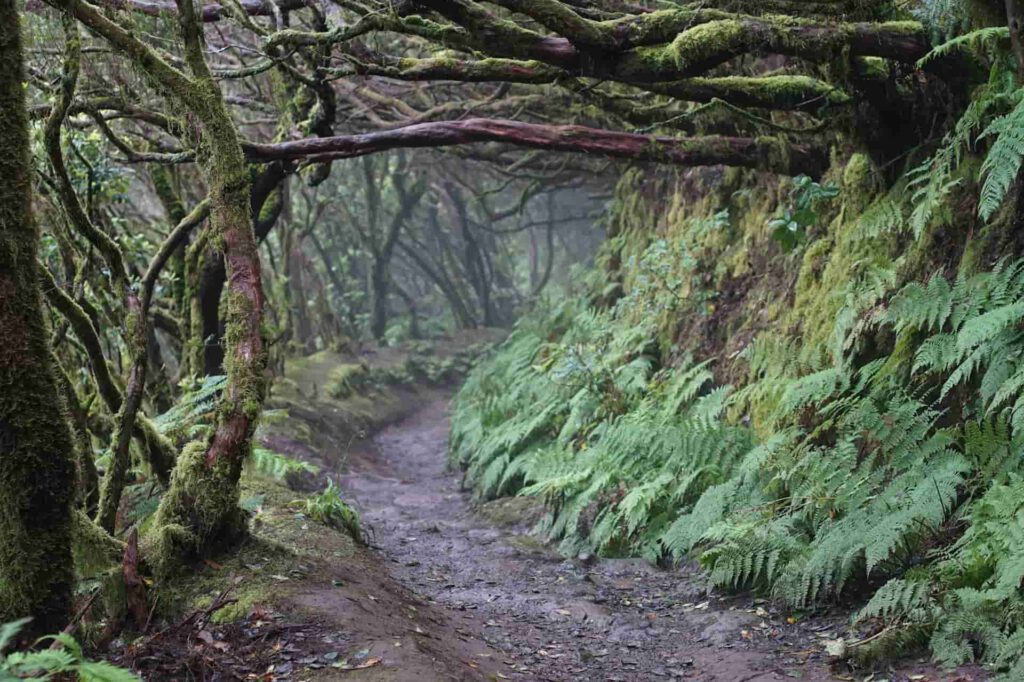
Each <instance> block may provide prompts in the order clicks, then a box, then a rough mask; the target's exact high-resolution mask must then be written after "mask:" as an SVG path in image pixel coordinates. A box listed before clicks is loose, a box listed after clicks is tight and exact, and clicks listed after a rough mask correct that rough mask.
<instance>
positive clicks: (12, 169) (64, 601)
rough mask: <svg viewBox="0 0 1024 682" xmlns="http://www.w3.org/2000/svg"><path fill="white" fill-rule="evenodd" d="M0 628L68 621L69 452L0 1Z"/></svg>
mask: <svg viewBox="0 0 1024 682" xmlns="http://www.w3.org/2000/svg"><path fill="white" fill-rule="evenodd" d="M0 63H2V64H3V65H4V68H3V69H0V139H3V140H4V142H5V144H6V149H5V151H6V153H5V154H4V155H3V156H2V158H0V177H2V178H3V182H2V183H0V339H3V343H2V344H0V621H7V620H11V619H14V618H19V617H24V616H32V617H33V621H32V624H31V626H30V627H31V633H32V634H40V633H45V632H55V631H58V630H60V629H61V628H62V627H63V626H64V625H65V624H66V622H67V620H68V618H69V616H70V610H71V599H72V588H73V581H74V567H73V563H72V557H71V513H72V503H73V500H74V494H75V490H74V486H75V467H74V462H73V453H74V445H73V441H72V438H71V432H70V430H69V428H68V424H67V420H66V418H65V415H64V411H63V409H62V408H61V405H62V402H61V397H60V393H59V392H58V390H57V385H56V381H55V378H54V372H53V366H52V364H51V355H50V349H49V346H48V340H47V335H46V329H45V326H44V322H43V314H42V297H41V293H40V288H39V274H38V270H37V268H38V267H39V266H38V265H37V263H36V255H37V252H38V247H39V233H38V231H37V230H36V226H35V223H34V222H33V220H32V215H31V190H32V182H31V174H32V165H31V161H30V157H29V134H28V115H27V113H26V110H25V95H24V88H23V85H22V83H23V81H24V77H23V72H22V53H21V35H20V28H19V25H18V14H17V11H16V9H15V2H14V0H0Z"/></svg>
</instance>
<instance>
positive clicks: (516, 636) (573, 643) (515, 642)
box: [342, 397, 971, 682]
mask: <svg viewBox="0 0 1024 682" xmlns="http://www.w3.org/2000/svg"><path fill="white" fill-rule="evenodd" d="M447 435H448V422H447V417H446V401H445V400H444V399H443V398H441V397H434V398H432V399H429V400H426V401H425V403H424V404H423V405H422V407H421V408H420V409H418V410H417V411H416V412H415V413H414V414H412V416H410V417H408V418H407V419H405V420H404V421H402V422H400V423H398V424H395V425H393V426H390V427H388V428H385V429H384V430H383V431H382V432H380V433H379V434H378V435H376V436H375V437H374V439H373V447H371V448H365V449H364V450H363V451H362V452H360V453H357V454H355V455H353V456H352V457H351V458H350V461H349V464H348V471H347V473H346V474H345V475H344V476H343V477H342V486H343V488H344V490H345V491H346V493H347V495H348V496H349V497H350V498H352V499H353V500H354V502H355V504H356V505H357V507H358V508H359V510H360V512H361V514H362V518H363V521H364V524H365V525H366V526H367V527H369V528H370V529H371V532H372V538H373V540H372V541H373V544H374V545H375V546H376V548H377V549H378V550H379V551H380V552H381V553H382V554H383V555H384V557H385V559H386V562H387V564H386V569H382V570H386V571H387V572H388V573H390V574H391V576H393V577H394V578H395V579H396V580H397V581H398V582H399V583H401V584H402V585H403V586H405V587H407V588H409V589H410V590H411V591H412V592H413V593H415V594H416V595H417V596H418V597H419V598H421V599H423V600H424V601H425V602H426V608H427V609H430V610H431V611H432V612H434V613H436V614H438V615H439V616H440V618H441V619H443V620H445V621H446V622H447V623H448V624H449V625H450V632H454V635H455V640H451V639H450V635H446V637H449V644H458V645H460V646H461V645H473V646H475V647H477V649H476V651H475V653H474V655H473V658H472V659H471V660H470V659H463V661H462V662H463V663H464V664H465V667H464V668H463V669H461V670H459V669H448V670H445V671H444V673H443V674H441V675H440V676H439V677H438V678H437V679H475V678H480V677H482V678H484V679H520V680H609V681H613V680H621V681H627V680H629V681H632V680H659V679H664V680H671V679H699V680H708V681H714V680H728V681H729V682H768V681H769V680H785V679H801V680H807V681H811V682H813V681H818V680H834V679H848V680H849V679H858V680H860V679H864V677H865V675H864V674H859V675H856V676H852V675H850V674H847V673H844V672H843V671H837V670H833V669H831V668H830V667H829V665H828V661H827V656H826V654H825V651H824V647H823V641H824V640H826V639H830V638H834V637H836V636H838V633H839V632H840V631H841V630H842V629H844V627H845V624H846V617H847V616H846V614H842V613H836V614H831V615H830V614H819V615H816V616H815V617H814V618H808V619H803V618H802V617H799V616H794V614H789V613H784V612H780V611H777V610H776V609H775V607H774V606H773V605H772V604H770V603H768V602H766V601H764V600H758V599H754V598H752V597H725V596H721V595H715V594H709V592H708V590H707V588H706V584H705V581H704V579H703V578H702V576H701V574H700V572H699V571H698V570H697V568H696V567H693V566H687V567H682V568H679V569H673V570H662V569H659V568H656V567H654V566H651V565H650V564H648V563H646V562H643V561H641V560H638V559H636V560H634V559H601V560H585V561H580V560H566V559H564V558H563V557H561V556H559V555H558V554H557V553H555V552H554V551H553V550H552V549H551V548H550V547H548V546H547V545H545V544H543V543H542V542H539V541H538V540H537V539H536V538H534V537H533V536H531V535H529V534H528V525H527V524H525V523H524V521H528V520H529V517H530V516H531V515H532V514H533V513H534V511H535V510H534V509H532V506H531V505H530V502H529V501H524V500H508V501H504V502H498V503H490V504H489V505H484V506H474V505H473V504H472V501H471V498H470V496H469V495H468V494H467V493H466V492H464V491H462V490H461V489H460V477H459V474H458V473H456V472H452V471H450V470H449V469H448V468H447V467H446V457H445V452H446V442H447ZM438 622H441V621H440V620H438ZM923 670H924V669H921V668H917V669H909V670H906V671H904V672H902V673H896V674H890V675H882V676H879V677H876V678H875V679H889V680H893V681H895V680H898V679H919V680H924V679H927V680H938V679H955V678H952V677H948V678H947V677H945V676H939V674H937V673H933V672H932V671H924V672H922V671H923ZM419 679H424V678H422V677H420V678H419ZM960 679H962V680H967V679H971V678H970V676H966V677H961V678H960Z"/></svg>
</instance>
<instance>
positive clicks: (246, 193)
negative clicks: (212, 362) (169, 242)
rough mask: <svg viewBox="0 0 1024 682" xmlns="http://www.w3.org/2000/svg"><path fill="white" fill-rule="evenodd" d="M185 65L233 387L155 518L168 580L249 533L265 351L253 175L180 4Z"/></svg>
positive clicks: (189, 14) (160, 567) (182, 461)
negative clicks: (244, 504) (182, 565)
mask: <svg viewBox="0 0 1024 682" xmlns="http://www.w3.org/2000/svg"><path fill="white" fill-rule="evenodd" d="M178 12H179V18H180V25H181V32H182V38H183V39H184V43H185V51H186V52H185V61H186V62H187V64H188V67H189V70H190V71H191V74H192V91H191V96H190V98H189V99H191V100H192V101H191V102H190V101H187V100H186V101H185V102H183V104H185V105H186V106H188V107H189V109H190V113H192V114H194V116H195V118H194V121H195V122H194V124H193V134H194V135H195V137H196V142H197V144H198V148H199V152H200V159H201V161H202V171H203V175H204V176H205V180H206V183H207V187H208V189H209V193H210V229H211V235H212V241H213V243H214V246H216V247H217V248H218V249H219V250H221V251H222V252H223V253H224V264H225V270H226V274H227V283H228V291H227V309H226V315H225V323H226V324H225V334H224V341H225V359H224V369H225V372H226V374H227V376H228V384H227V388H226V389H225V393H224V397H223V398H222V401H221V404H220V407H219V410H218V415H217V425H216V428H215V430H214V433H213V436H212V437H211V439H210V441H209V442H208V443H202V442H197V443H193V444H192V445H190V446H189V447H186V448H185V451H184V452H183V453H182V455H181V457H180V458H179V460H178V465H177V467H176V468H175V470H174V474H173V476H172V478H171V486H170V489H169V490H168V491H167V493H166V494H165V495H164V498H163V500H162V501H161V504H160V509H159V511H158V512H157V523H156V529H157V530H156V531H155V533H156V536H155V537H154V538H153V541H154V549H155V551H154V552H153V554H152V555H151V557H150V559H151V561H152V562H153V565H154V568H155V569H156V570H157V571H158V573H163V574H166V573H167V572H169V571H171V570H173V569H174V568H175V567H176V566H177V565H178V564H179V562H180V561H181V560H182V559H184V558H187V557H189V556H190V555H194V554H205V553H207V552H210V551H212V550H215V549H217V548H218V546H219V545H220V544H221V543H226V542H231V541H233V540H234V539H235V538H237V537H238V536H239V535H240V534H241V533H242V532H243V530H244V528H243V523H242V521H243V517H242V513H241V510H240V509H239V507H238V481H239V477H240V476H241V471H242V463H243V461H244V459H245V458H246V457H247V456H248V455H249V453H250V450H251V447H252V434H253V431H254V429H255V427H256V422H257V420H258V419H259V416H260V412H261V411H262V409H263V398H264V394H265V381H266V379H265V376H264V372H265V368H266V362H267V359H266V349H265V344H264V340H263V334H262V329H261V324H262V314H263V289H262V282H261V276H260V261H259V253H258V245H257V242H256V238H255V235H254V233H253V225H252V213H251V207H250V192H251V187H252V182H251V178H250V173H249V167H248V164H247V163H246V160H245V155H244V154H243V153H242V147H241V144H240V143H239V140H238V133H237V131H236V129H235V125H234V122H233V121H232V119H231V115H230V113H229V111H228V109H227V106H226V105H225V102H224V98H223V95H222V93H221V91H220V88H219V86H218V85H217V83H216V81H215V80H214V78H213V75H212V74H211V72H210V70H209V68H208V66H207V64H206V61H205V57H204V54H203V47H202V42H203V41H202V32H201V26H200V24H199V19H198V17H197V16H196V13H195V8H194V6H193V4H192V2H191V0H179V1H178Z"/></svg>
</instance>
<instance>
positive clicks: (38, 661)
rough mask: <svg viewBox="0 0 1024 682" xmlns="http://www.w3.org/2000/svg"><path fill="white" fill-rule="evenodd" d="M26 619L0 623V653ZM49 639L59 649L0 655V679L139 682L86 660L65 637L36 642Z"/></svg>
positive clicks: (127, 673) (121, 671)
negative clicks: (70, 678)
mask: <svg viewBox="0 0 1024 682" xmlns="http://www.w3.org/2000/svg"><path fill="white" fill-rule="evenodd" d="M26 623H28V619H24V620H19V621H14V622H12V623H6V624H0V652H3V651H4V650H5V648H6V647H7V645H9V644H10V642H12V641H13V640H14V638H15V637H16V636H17V634H18V632H19V631H20V630H21V628H22V627H24V626H25V624H26ZM50 640H53V641H55V642H57V643H58V644H59V645H60V646H59V648H50V647H47V648H38V649H32V650H29V651H15V652H13V653H7V654H4V653H0V680H19V679H26V678H31V679H33V680H52V679H67V676H68V675H75V676H76V677H77V678H78V679H79V680H81V682H141V678H139V677H138V676H137V675H135V674H134V673H132V672H130V671H128V670H125V669H124V668H119V667H117V666H115V665H112V664H110V663H107V662H105V661H90V660H88V659H87V658H86V657H85V653H84V652H83V651H82V647H81V645H80V644H79V643H78V642H77V641H75V639H74V638H73V637H71V636H70V635H68V634H64V633H61V634H58V635H53V636H49V637H43V638H42V639H41V640H39V643H43V642H47V641H50Z"/></svg>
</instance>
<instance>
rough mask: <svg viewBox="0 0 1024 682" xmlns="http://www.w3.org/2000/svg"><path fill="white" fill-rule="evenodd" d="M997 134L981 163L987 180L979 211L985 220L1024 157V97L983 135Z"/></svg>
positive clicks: (1008, 186) (1008, 189)
mask: <svg viewBox="0 0 1024 682" xmlns="http://www.w3.org/2000/svg"><path fill="white" fill-rule="evenodd" d="M992 136H994V137H995V140H994V141H993V142H992V146H991V147H990V148H989V150H988V154H987V155H986V156H985V161H984V163H982V166H981V172H982V175H984V177H985V183H984V185H982V188H981V199H980V201H979V203H978V215H980V216H981V218H982V220H988V219H989V218H991V217H992V214H993V213H995V212H996V211H997V210H998V209H999V207H1000V205H1002V203H1003V199H1004V198H1005V197H1006V194H1007V192H1009V191H1010V187H1012V186H1013V183H1014V181H1016V179H1017V175H1018V174H1019V172H1020V166H1021V159H1024V99H1022V100H1020V101H1018V102H1017V105H1016V106H1015V107H1014V108H1013V110H1012V111H1010V113H1008V114H1006V115H1005V116H1000V117H999V118H997V119H995V120H994V121H992V122H991V123H990V124H989V125H988V127H986V128H985V130H984V131H983V132H982V133H981V137H982V138H985V137H992Z"/></svg>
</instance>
